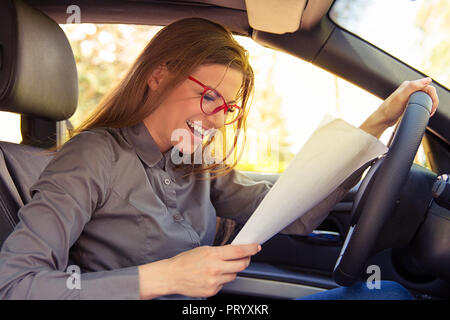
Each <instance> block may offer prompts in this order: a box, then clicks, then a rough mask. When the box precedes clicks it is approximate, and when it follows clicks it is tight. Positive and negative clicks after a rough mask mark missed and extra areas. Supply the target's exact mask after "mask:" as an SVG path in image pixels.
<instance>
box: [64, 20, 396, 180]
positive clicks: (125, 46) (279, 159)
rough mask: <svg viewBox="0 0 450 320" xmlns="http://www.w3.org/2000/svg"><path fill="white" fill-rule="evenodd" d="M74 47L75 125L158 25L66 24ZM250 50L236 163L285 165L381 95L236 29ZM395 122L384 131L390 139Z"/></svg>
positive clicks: (356, 118) (363, 113)
mask: <svg viewBox="0 0 450 320" xmlns="http://www.w3.org/2000/svg"><path fill="white" fill-rule="evenodd" d="M62 28H63V30H64V31H65V32H66V35H67V37H68V38H69V41H70V43H71V46H72V48H73V51H74V55H75V59H76V63H77V68H78V73H79V87H80V97H79V105H78V109H77V111H76V113H75V114H74V115H73V116H72V117H71V118H70V122H71V123H72V124H73V125H74V126H77V125H78V124H80V123H81V121H82V120H83V118H84V117H85V116H86V115H87V113H88V112H89V111H90V110H92V109H94V108H95V106H96V105H97V104H98V103H99V102H100V100H101V98H102V97H103V96H104V95H105V94H106V93H107V92H108V90H110V89H112V88H113V86H114V85H115V84H116V83H117V82H118V81H119V80H120V79H121V78H122V77H123V76H124V74H125V72H126V71H127V70H128V68H129V66H130V65H131V63H132V62H133V61H134V59H135V58H136V57H137V55H138V54H139V53H140V51H141V50H142V49H143V48H144V46H145V45H146V44H147V42H148V41H149V40H150V39H151V37H152V36H153V35H154V34H156V32H157V31H158V30H160V27H154V26H135V25H111V24H103V25H101V24H97V25H96V24H70V25H62ZM236 39H237V41H238V42H240V43H241V45H243V46H244V47H245V48H246V49H247V50H248V51H249V54H250V63H251V65H252V67H253V69H254V71H255V92H254V95H253V99H252V104H251V107H250V112H249V117H248V121H247V123H248V128H247V135H246V144H245V146H246V147H245V150H244V152H243V155H242V157H241V158H240V161H239V164H238V169H240V170H246V171H257V172H283V171H284V169H285V168H286V166H287V165H288V164H289V162H290V161H291V160H292V159H293V157H294V155H295V154H296V153H297V152H298V151H299V150H300V148H301V146H302V145H303V144H304V143H305V142H306V140H307V139H308V137H309V136H310V135H311V133H312V132H313V131H314V129H315V128H316V127H317V126H318V125H319V123H320V121H321V120H322V118H323V117H324V115H325V114H327V113H328V114H331V115H332V116H334V117H338V118H342V119H344V120H346V121H347V122H349V123H350V124H352V125H354V126H359V125H360V124H361V123H362V122H363V121H364V120H365V119H366V118H367V117H368V116H369V115H370V114H371V113H372V112H373V111H374V110H375V109H376V108H377V107H378V106H379V105H380V103H381V102H382V101H381V100H380V99H379V98H377V97H375V96H374V95H372V94H370V93H368V92H366V91H364V90H362V89H360V88H358V87H357V86H355V85H353V84H350V83H349V82H347V81H344V80H342V79H340V78H338V77H336V76H334V75H333V74H331V73H328V72H326V71H324V70H322V69H320V68H317V67H315V66H313V65H312V64H310V63H307V62H305V61H302V60H300V59H298V58H295V57H293V56H290V55H288V54H285V53H282V52H278V51H275V50H272V49H269V48H266V47H263V46H261V45H259V44H257V43H256V42H254V41H253V40H252V39H250V38H247V37H242V36H236ZM391 132H392V130H387V131H386V132H385V134H383V136H382V137H381V140H382V141H383V142H384V143H387V141H388V139H389V136H390V134H391Z"/></svg>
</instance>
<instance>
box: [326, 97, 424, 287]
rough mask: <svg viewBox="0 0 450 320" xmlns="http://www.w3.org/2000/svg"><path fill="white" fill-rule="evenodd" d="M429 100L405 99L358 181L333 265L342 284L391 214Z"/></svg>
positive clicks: (358, 269) (350, 280)
mask: <svg viewBox="0 0 450 320" xmlns="http://www.w3.org/2000/svg"><path fill="white" fill-rule="evenodd" d="M431 107H432V100H431V98H430V96H429V95H428V94H426V93H425V92H422V91H417V92H415V93H413V94H412V95H411V96H410V97H409V100H408V104H407V107H406V110H405V112H404V115H403V118H402V120H401V122H400V125H399V126H398V129H397V131H396V132H395V135H394V138H393V140H392V143H391V145H390V147H389V150H388V152H387V153H386V154H385V155H383V156H382V157H380V158H378V159H376V160H375V161H374V163H373V165H372V166H371V168H370V169H369V171H368V173H367V174H366V176H365V177H364V179H363V181H362V182H361V186H360V187H359V189H358V192H357V194H356V197H355V201H354V203H353V208H352V221H351V223H350V229H349V231H348V233H347V237H346V239H345V242H344V245H343V246H342V250H341V253H340V255H339V257H338V259H337V261H336V265H335V267H334V272H333V276H334V280H335V281H336V283H337V284H339V285H341V286H350V285H352V284H354V283H355V282H356V281H357V280H358V279H359V277H360V275H361V274H362V272H363V268H364V265H365V263H366V261H367V259H368V258H369V257H370V255H371V254H372V250H373V248H374V246H375V244H376V240H377V238H378V236H379V233H380V230H381V228H382V227H383V225H384V224H385V222H386V221H387V220H388V219H389V217H390V216H391V214H392V212H393V210H394V208H395V205H396V201H397V199H398V198H399V196H400V192H401V190H402V187H403V185H404V183H405V182H406V179H407V177H408V174H409V171H410V169H411V166H412V163H413V160H414V156H415V155H416V152H417V149H418V148H419V145H420V142H421V140H422V137H423V135H424V133H425V128H426V126H427V124H428V120H429V118H430V112H431Z"/></svg>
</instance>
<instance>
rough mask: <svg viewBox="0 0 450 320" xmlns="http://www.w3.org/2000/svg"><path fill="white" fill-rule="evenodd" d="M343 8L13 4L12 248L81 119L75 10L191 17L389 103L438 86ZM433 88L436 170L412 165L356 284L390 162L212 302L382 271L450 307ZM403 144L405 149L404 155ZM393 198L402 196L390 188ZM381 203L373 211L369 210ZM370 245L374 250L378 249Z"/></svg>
mask: <svg viewBox="0 0 450 320" xmlns="http://www.w3.org/2000/svg"><path fill="white" fill-rule="evenodd" d="M333 2H334V1H333V0H320V1H307V0H299V1H289V2H286V3H283V5H281V4H280V3H281V2H277V1H258V0H230V1H219V0H194V1H192V0H171V1H163V0H139V1H131V0H110V1H106V0H97V1H94V0H76V1H66V0H3V1H1V2H0V110H1V111H8V112H14V113H17V114H20V115H21V132H22V136H23V141H22V142H21V143H20V144H16V143H11V142H5V141H1V142H0V246H1V245H2V243H3V242H4V240H5V239H6V238H7V237H8V235H9V234H10V233H11V232H12V231H13V230H14V227H15V225H16V224H17V223H18V217H17V211H18V210H19V208H20V207H21V206H23V205H25V204H27V203H28V202H29V201H30V200H31V196H30V194H29V188H30V186H31V185H32V184H33V183H34V182H36V181H37V180H38V178H39V175H40V173H41V172H42V171H43V170H44V168H45V166H46V165H47V164H48V162H49V161H50V159H51V157H52V154H44V153H42V151H43V150H44V149H46V148H49V147H51V146H54V145H55V144H58V143H60V141H61V140H60V139H61V133H62V132H63V131H64V130H65V128H66V127H67V126H68V125H70V124H69V123H68V119H69V118H70V116H71V115H72V114H73V113H74V112H75V110H76V108H77V101H78V75H77V66H76V62H75V59H74V55H73V52H72V49H71V46H70V44H69V41H68V39H67V38H66V35H65V34H64V32H63V31H62V29H61V28H60V26H59V24H65V23H67V18H68V11H67V8H68V7H69V6H70V5H74V4H75V5H77V6H79V7H80V8H81V23H105V24H106V23H110V24H118V23H120V24H136V25H156V26H165V25H167V24H170V23H171V22H173V21H176V20H178V19H181V18H187V17H202V18H206V19H210V20H213V21H216V22H219V23H221V24H223V25H225V26H227V27H228V28H229V29H230V30H231V31H232V32H233V33H234V34H236V35H241V36H246V37H250V38H251V39H253V40H254V41H256V42H257V43H259V44H262V45H263V46H266V47H269V48H271V49H273V50H279V51H283V52H287V53H289V54H291V55H293V56H295V57H297V58H299V59H302V60H305V61H308V62H310V63H311V64H313V65H316V66H318V67H320V68H323V69H325V70H327V71H329V72H331V73H333V74H336V75H338V76H339V77H341V78H343V79H346V80H347V81H350V82H352V83H354V84H356V85H357V86H359V87H361V88H363V89H365V90H367V91H368V92H371V93H372V94H374V95H375V96H377V97H379V98H381V99H385V98H386V97H387V96H388V95H389V94H390V93H391V92H393V91H394V90H395V89H396V88H397V87H398V85H399V84H400V83H402V82H403V81H404V80H405V79H418V78H420V77H423V76H426V75H425V74H423V73H421V72H420V71H418V70H416V69H414V68H412V67H411V66H409V65H408V64H406V63H404V62H402V61H401V60H399V59H398V58H395V57H393V56H391V55H390V54H388V53H386V52H385V51H383V50H381V49H379V48H377V47H375V46H374V45H372V44H370V43H369V42H367V41H365V40H364V39H362V38H360V37H358V36H356V35H354V34H352V33H351V32H349V31H347V30H345V29H343V28H341V27H340V26H338V25H337V24H336V23H335V22H333V20H332V19H330V16H329V10H330V8H331V7H332V5H333ZM433 85H434V86H435V88H436V90H437V94H438V96H439V101H440V102H439V108H438V109H437V112H436V114H435V115H434V116H433V117H432V118H430V119H429V121H428V118H427V119H426V120H427V121H428V122H426V123H424V128H423V130H424V132H422V133H419V134H420V135H419V139H420V140H419V143H420V142H422V143H423V145H424V149H425V152H426V154H427V157H428V159H429V161H430V165H431V168H432V170H429V169H428V168H425V167H422V166H419V165H417V164H412V162H410V163H408V162H407V161H406V162H402V163H401V164H402V165H401V166H402V168H401V169H402V170H403V171H404V172H405V174H404V176H402V177H400V176H395V177H394V178H395V179H393V180H395V181H393V182H391V183H396V184H398V188H399V197H396V198H395V199H393V201H394V202H393V206H391V207H392V208H391V209H392V210H387V209H386V212H385V213H384V218H383V220H380V223H379V226H378V227H377V228H378V229H377V228H375V227H374V229H373V230H372V229H371V231H370V232H369V233H371V234H372V236H373V237H372V238H373V239H372V240H371V242H370V245H369V242H368V243H367V246H365V247H362V249H364V250H366V253H365V257H364V259H360V261H359V262H358V263H359V264H360V265H359V267H358V268H356V269H355V270H354V274H352V275H351V277H350V276H349V277H346V276H348V275H347V274H346V272H347V271H346V270H344V266H345V265H344V261H345V262H346V263H347V265H349V264H350V265H351V263H352V261H353V260H351V259H350V258H349V257H348V256H349V254H350V253H347V254H346V253H345V248H346V247H347V249H348V244H349V242H350V238H351V233H352V232H349V231H350V230H352V229H353V228H354V227H355V226H357V225H359V224H360V223H358V221H361V219H363V217H364V216H365V215H366V214H369V213H368V211H370V212H374V213H373V214H374V215H376V214H377V210H378V209H377V207H376V202H375V200H372V201H369V198H371V196H372V195H374V197H375V196H377V193H381V191H379V192H378V191H377V190H378V189H380V188H378V189H377V185H376V183H375V182H376V181H375V180H376V179H375V178H377V175H378V176H381V175H382V174H383V173H380V172H382V171H381V169H379V168H380V167H381V168H382V167H386V166H383V161H377V162H376V163H373V165H372V166H371V168H370V170H369V173H368V174H367V175H366V176H365V178H364V179H363V180H362V181H360V182H359V183H358V184H357V185H356V186H355V187H353V188H352V189H351V190H350V191H349V192H348V194H347V195H346V196H345V197H344V198H343V199H342V201H341V202H340V203H338V204H337V205H336V206H335V207H334V208H333V210H332V211H331V212H330V214H329V216H328V217H327V219H326V220H325V221H324V222H323V223H322V224H321V225H320V226H319V227H318V228H317V230H315V231H314V232H313V233H311V234H310V235H308V236H293V235H283V234H278V235H276V236H274V237H273V238H271V239H270V240H269V241H267V242H266V243H264V245H263V250H262V251H261V252H260V253H258V254H257V255H255V256H254V257H253V258H252V262H251V264H250V266H249V267H248V268H247V269H246V270H245V271H243V272H241V273H239V275H238V277H237V278H236V280H234V281H232V282H230V283H228V284H226V285H225V286H224V288H223V289H222V290H221V291H220V292H219V293H218V294H217V295H216V296H214V297H212V298H209V299H211V300H220V299H225V298H227V299H234V298H236V299H242V298H251V299H259V298H263V299H292V298H296V297H301V296H306V295H309V294H313V293H316V292H320V291H323V290H327V289H331V288H336V287H338V286H340V285H349V284H351V283H353V282H354V281H356V280H360V281H366V279H367V277H368V275H369V274H368V273H367V272H366V271H367V270H368V269H367V267H368V266H370V265H377V266H379V268H380V270H381V278H382V279H383V280H392V281H396V282H398V283H400V284H402V285H403V286H404V287H405V288H407V289H408V290H409V291H410V292H411V293H412V294H413V295H414V296H415V297H416V298H418V299H437V300H440V299H449V298H450V180H449V178H448V174H450V92H449V90H448V89H447V88H446V87H445V86H444V85H441V84H439V83H438V82H434V83H433ZM418 103H419V102H418ZM405 121H406V120H405ZM411 123H412V122H411ZM405 130H406V129H405ZM411 130H413V129H411ZM399 131H402V130H400V129H398V130H396V131H395V133H394V135H395V134H397V133H398V132H399ZM405 132H406V131H405ZM408 132H410V131H408ZM411 132H412V131H411ZM398 135H400V133H399V134H398ZM406 135H407V134H406ZM395 140H396V137H395V138H394V137H393V138H392V146H393V145H394V143H395ZM398 140H399V141H400V138H398ZM399 143H400V142H399ZM415 151H417V147H416V149H415V150H414V154H415ZM414 154H412V155H413V156H414ZM380 160H384V161H385V162H387V161H388V160H386V159H380ZM399 166H400V164H399ZM394 172H395V173H396V172H397V171H394ZM247 174H248V175H249V176H251V177H252V178H253V179H254V180H257V181H258V180H268V181H271V182H275V181H276V180H277V178H278V176H279V174H275V173H259V172H247ZM374 181H375V182H374ZM386 183H387V182H386ZM383 187H384V189H385V190H386V189H389V188H390V186H389V185H386V184H384V185H383ZM378 196H379V197H381V196H380V195H378ZM372 198H373V197H372ZM372 202H374V205H372V207H371V208H369V207H368V206H365V204H369V203H372ZM372 231H373V232H372ZM348 234H350V236H348ZM346 239H347V240H346ZM358 239H359V240H360V242H364V241H365V239H366V238H364V236H361V237H359V238H358ZM353 240H356V239H353ZM366 240H367V239H366ZM364 245H365V243H364ZM343 249H344V250H343ZM362 249H361V250H362ZM348 250H349V249H348ZM352 250H353V249H352ZM354 250H356V249H354ZM354 252H356V251H354ZM354 252H353V253H354ZM355 254H356V253H355ZM355 263H356V262H355ZM343 274H344V275H346V276H343Z"/></svg>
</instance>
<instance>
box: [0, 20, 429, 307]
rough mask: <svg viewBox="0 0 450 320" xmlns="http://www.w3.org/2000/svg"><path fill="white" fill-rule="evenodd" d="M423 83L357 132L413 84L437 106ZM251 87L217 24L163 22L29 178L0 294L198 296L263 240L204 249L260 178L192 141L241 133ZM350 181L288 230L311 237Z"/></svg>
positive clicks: (385, 117)
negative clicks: (220, 220)
mask: <svg viewBox="0 0 450 320" xmlns="http://www.w3.org/2000/svg"><path fill="white" fill-rule="evenodd" d="M430 81H431V79H429V78H427V79H421V80H417V81H412V82H405V83H403V84H402V85H401V86H400V87H399V88H398V89H397V90H396V91H395V92H394V93H393V94H392V95H391V96H390V97H389V98H388V99H387V100H386V101H385V102H384V103H383V104H382V105H381V106H380V107H379V109H378V110H377V111H376V112H375V113H374V114H372V115H371V116H370V117H369V118H368V119H367V120H366V121H365V122H364V123H363V125H361V129H363V130H365V131H367V132H368V133H370V134H372V135H374V136H376V137H379V136H380V135H381V133H382V132H383V131H384V130H385V129H386V128H387V127H389V126H392V125H393V124H395V123H396V121H397V120H398V118H399V117H400V116H401V114H402V112H403V110H404V107H405V104H406V101H407V99H408V97H409V95H410V94H411V93H412V92H414V91H417V90H423V91H426V92H428V93H429V94H430V95H431V96H432V97H433V101H434V103H433V111H432V112H433V113H434V112H435V110H436V107H437V104H438V100H437V96H436V92H435V90H434V88H433V87H431V86H430V85H429V84H430ZM252 90H253V71H252V68H251V66H250V65H249V63H248V57H247V52H246V51H245V50H244V49H243V48H242V47H241V46H240V45H239V44H238V43H237V42H236V41H235V40H234V39H233V37H232V34H231V33H230V32H229V31H228V30H227V29H225V28H224V27H222V26H220V25H218V24H216V23H213V22H210V21H207V20H204V19H198V18H191V19H183V20H180V21H177V22H175V23H173V24H171V25H169V26H167V27H165V28H164V29H162V30H161V31H160V32H159V33H158V34H157V35H156V36H155V37H154V38H153V39H152V40H151V41H150V43H149V44H148V45H147V47H146V48H145V49H144V50H143V52H142V53H141V55H140V56H139V57H138V58H137V60H136V62H135V63H134V65H133V66H132V67H131V69H130V70H129V72H128V74H127V75H126V77H125V78H124V79H123V80H122V82H121V83H120V84H119V85H118V86H117V87H116V88H115V89H114V90H113V91H112V92H111V93H110V94H109V95H107V96H106V97H105V98H104V100H103V101H102V102H101V103H100V105H99V106H98V108H97V109H96V110H95V112H94V113H93V114H92V115H91V116H90V118H88V119H87V120H86V121H85V122H84V123H83V124H82V125H81V126H80V127H79V128H78V130H77V131H76V132H75V136H74V137H72V138H71V139H70V140H69V141H68V142H66V143H65V144H64V146H63V147H62V148H61V149H60V150H59V152H58V153H57V154H56V155H55V156H54V157H53V159H52V160H51V161H50V163H49V164H48V165H47V167H46V168H45V170H44V171H43V173H42V174H41V175H40V177H39V180H38V181H37V182H36V183H35V184H34V185H33V186H32V187H31V188H30V193H31V195H32V201H30V202H29V203H28V204H26V205H25V206H23V207H22V208H21V209H20V210H19V212H18V216H19V219H20V222H19V224H18V225H17V227H16V229H15V230H14V232H13V233H12V234H11V235H10V236H9V237H8V239H7V240H6V241H5V243H4V245H3V247H2V251H1V253H0V298H10V299H14V298H16V299H17V298H18V299H23V298H27V299H33V298H35V299H56V298H63V299H151V298H156V297H164V298H167V297H171V298H174V297H177V298H181V297H208V296H212V295H214V294H216V293H217V292H218V291H219V290H220V289H221V288H222V286H223V284H225V283H227V282H229V281H232V280H233V279H235V277H236V273H237V272H240V271H242V270H244V269H245V268H246V267H247V266H248V264H249V262H250V257H251V256H252V255H254V254H256V253H257V252H258V251H259V250H261V247H260V246H259V245H258V244H249V245H236V246H232V245H225V246H215V247H213V246H211V245H212V244H213V240H214V235H215V232H216V216H218V217H224V218H230V219H233V220H235V221H237V222H238V223H245V221H246V220H247V219H248V217H249V216H250V215H251V213H252V212H253V211H254V209H255V208H256V207H257V206H258V204H259V203H260V201H261V200H262V198H263V197H264V195H265V194H266V193H267V191H268V190H269V189H270V184H268V183H266V182H259V183H255V182H253V181H251V180H250V179H248V178H247V177H246V176H244V175H242V174H240V173H238V172H237V171H235V170H233V167H234V166H235V162H233V159H235V158H234V157H233V156H234V155H235V154H236V153H237V147H236V146H237V143H236V142H237V137H233V139H232V140H233V144H232V149H231V152H229V150H228V151H225V152H224V153H223V154H222V155H218V154H215V156H216V158H217V157H218V156H219V157H220V159H219V160H221V161H219V162H220V163H217V162H216V163H208V164H205V163H204V162H203V161H200V163H199V162H198V161H196V159H197V158H196V151H197V150H199V147H202V148H201V149H202V155H206V154H207V153H208V152H209V151H211V150H210V149H208V148H203V147H206V146H211V145H212V143H213V142H214V140H215V137H216V136H215V135H213V133H217V132H222V137H225V136H226V135H225V134H226V130H225V128H226V127H228V128H233V129H234V131H235V132H240V129H243V130H244V131H245V121H246V115H247V113H248V106H247V102H248V100H249V96H250V94H251V92H252ZM210 134H211V135H212V136H213V138H212V139H209V141H208V142H206V145H205V146H204V145H203V140H204V138H206V137H207V136H208V135H210ZM201 158H202V159H204V157H201ZM180 160H182V161H180ZM197 160H198V159H197ZM177 161H178V162H177ZM223 163H227V164H226V165H224V164H223ZM354 183H355V181H352V183H351V184H354ZM350 187H351V185H348V184H347V185H343V186H340V187H339V188H338V189H337V190H336V191H335V192H334V193H333V194H332V195H330V196H329V197H328V198H327V199H326V201H325V202H323V203H321V204H320V205H319V206H317V207H316V208H313V210H311V211H310V212H308V213H307V214H305V215H304V216H303V217H302V219H299V220H298V221H296V222H294V223H293V224H292V225H291V226H289V227H288V228H287V229H286V230H284V231H285V232H294V233H297V234H308V233H309V232H310V231H311V230H313V229H314V228H315V227H316V226H317V225H318V224H320V222H321V221H322V220H323V219H324V218H325V217H326V215H327V214H328V212H329V209H331V208H332V207H333V206H334V204H335V203H336V202H337V201H339V200H340V199H341V198H342V197H343V195H344V194H345V192H346V191H347V190H348V189H349V188H350ZM68 266H69V267H68ZM66 268H67V271H66ZM71 272H72V274H69V273H71Z"/></svg>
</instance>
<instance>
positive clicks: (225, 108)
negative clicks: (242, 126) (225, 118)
mask: <svg viewBox="0 0 450 320" xmlns="http://www.w3.org/2000/svg"><path fill="white" fill-rule="evenodd" d="M188 79H189V80H191V81H194V82H195V83H197V84H199V85H200V86H202V87H203V92H202V97H201V99H200V109H201V110H202V112H203V113H204V114H206V115H207V116H210V115H213V114H216V113H217V112H219V111H220V110H223V114H226V113H227V111H228V109H230V108H237V109H238V110H239V112H240V114H239V115H238V117H237V118H236V119H234V120H233V121H231V122H228V123H225V125H229V124H232V123H234V122H236V121H237V120H239V119H240V118H242V116H243V109H242V107H240V106H238V105H236V104H231V105H228V104H227V102H226V101H225V98H224V97H223V96H222V95H221V94H220V92H218V91H217V90H214V89H211V88H210V87H208V86H207V85H205V84H203V83H201V82H200V81H199V80H197V79H195V78H194V77H193V76H188ZM207 91H214V92H216V93H217V94H218V95H219V97H220V98H222V101H223V104H222V105H220V106H218V107H217V108H216V109H214V110H213V111H212V112H211V113H207V112H206V111H205V110H203V97H204V96H205V93H206V92H207Z"/></svg>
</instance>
